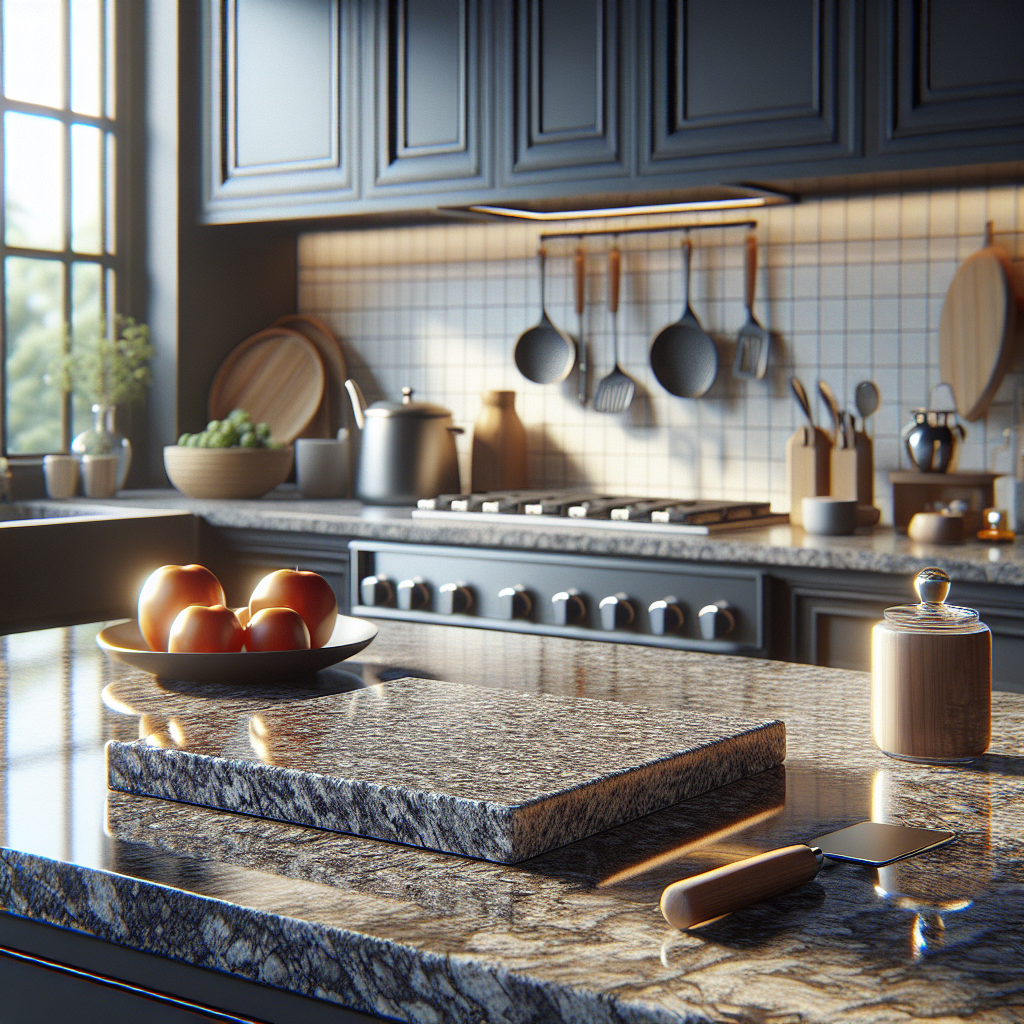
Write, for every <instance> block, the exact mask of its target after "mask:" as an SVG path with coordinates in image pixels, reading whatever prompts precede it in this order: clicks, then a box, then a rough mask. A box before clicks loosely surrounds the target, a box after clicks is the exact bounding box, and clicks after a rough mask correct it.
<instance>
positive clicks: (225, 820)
mask: <svg viewBox="0 0 1024 1024" xmlns="http://www.w3.org/2000/svg"><path fill="white" fill-rule="evenodd" d="M381 627H382V628H381V633H380V636H379V637H378V639H377V640H376V641H375V642H374V644H373V645H371V647H369V648H367V650H366V651H365V652H363V655H362V656H361V664H360V665H350V666H348V669H349V674H348V675H347V676H344V677H343V676H342V674H341V673H338V674H337V675H336V676H332V677H330V678H327V679H325V680H324V681H323V682H322V683H321V684H320V688H319V689H317V690H309V691H300V692H295V693H293V694H292V697H291V699H295V700H307V701H309V700H311V701H316V700H317V699H319V696H318V695H319V694H320V693H322V692H328V691H331V690H338V689H345V688H351V687H353V686H359V685H363V684H367V685H373V684H375V683H376V682H377V681H378V680H380V679H386V678H394V677H396V676H398V675H404V674H407V673H408V672H409V671H410V670H411V669H413V668H416V669H419V670H421V671H422V672H423V673H424V674H427V675H429V676H432V677H441V678H448V679H451V680H453V681H455V682H472V681H475V680H476V679H478V676H479V671H480V666H481V665H482V664H485V665H486V666H487V667H488V669H489V679H488V681H489V683H491V684H492V685H494V686H495V687H497V688H499V689H507V690H522V691H525V692H529V693H551V694H566V695H579V696H585V697H589V698H595V699H599V700H612V701H619V702H624V703H630V702H639V701H642V702H643V703H644V704H647V705H651V706H655V707H659V708H663V709H668V710H672V709H684V710H687V711H695V712H721V711H728V712H729V713H730V714H734V715H739V716H744V717H778V718H781V719H783V720H785V721H786V724H787V743H788V755H787V759H786V763H785V765H784V766H780V767H778V768H775V769H771V770H769V771H767V772H764V773H761V774H760V775H757V776H753V777H751V778H749V779H745V780H741V781H739V782H736V783H734V784H732V785H730V786H728V787H725V788H723V789H720V790H716V791H715V792H714V793H711V794H707V795H705V796H701V797H696V798H694V799H692V800H688V801H685V802H683V803H680V804H677V805H675V806H673V807H671V808H667V809H665V810H663V811H659V812H657V813H654V814H651V815H648V816H646V817H645V818H643V819H640V820H639V821H635V822H631V823H629V824H626V825H622V826H620V827H618V828H615V829H610V830H608V831H605V832H602V833H600V834H598V835H594V836H591V837H589V838H587V839H584V840H581V841H580V842H577V843H573V844H571V845H569V846H566V847H563V848H561V849H558V850H554V851H552V852H550V853H547V854H544V855H542V856H539V857H536V858H533V859H531V860H528V861H524V862H522V863H521V864H517V865H511V866H508V865H498V864H493V863H487V862H484V861H475V860H467V859H465V858H460V857H455V856H452V855H447V854H442V853H436V852H432V851H428V850H418V849H414V848H411V847H405V846H399V845H396V844H392V843H385V842H380V841H376V840H372V839H363V838H359V837H355V836H349V835H343V834H338V833H330V832H323V831H319V830H316V829H310V828H304V827H301V826H296V825H286V824H283V823H277V822H268V821H265V820H261V819H258V818H253V817H248V816H244V815H238V814H230V813H226V812H222V811H215V810H208V809H203V808H197V807H191V806H187V805H184V804H177V803H172V802H170V801H163V800H156V799H152V798H146V797H137V796H131V795H128V794H123V793H108V792H107V791H106V790H105V787H104V784H103V783H104V778H105V775H104V762H103V748H102V744H103V741H104V740H105V739H108V738H115V739H122V740H124V739H129V738H134V737H137V736H139V735H140V734H141V735H143V736H145V735H149V734H150V732H154V733H155V732H159V731H164V732H167V733H168V735H172V734H173V732H174V731H175V730H177V729H187V728H188V724H189V723H188V718H187V716H186V715H184V708H183V706H182V704H181V703H180V696H181V695H180V694H175V693H168V694H167V695H166V698H165V699H164V701H163V702H162V703H161V701H160V699H159V695H156V697H154V699H152V700H149V701H146V702H142V701H141V700H140V702H139V706H137V707H133V706H132V704H131V703H130V701H131V699H132V698H131V697H130V694H131V692H132V688H133V687H135V688H136V692H139V693H141V692H142V691H143V689H144V687H142V686H141V684H142V683H143V682H144V679H143V677H139V676H138V675H137V674H134V673H132V672H130V671H127V670H122V669H121V668H118V667H116V666H113V665H110V664H104V663H103V661H102V660H100V659H101V655H100V653H99V652H98V651H97V650H96V649H95V648H94V647H93V646H92V636H93V634H94V633H95V627H75V628H73V629H71V630H67V631H64V630H55V631H50V632H48V633H46V634H24V635H20V636H10V637H6V638H4V639H3V646H4V654H5V661H4V665H5V669H4V674H3V675H2V676H0V680H2V682H0V715H2V716H3V717H4V721H5V729H4V731H3V732H2V733H0V735H3V736H4V737H5V741H4V747H3V755H2V757H3V762H2V764H0V768H2V769H3V771H4V772H5V785H4V787H3V789H2V792H3V793H4V802H3V803H2V804H0V807H2V813H3V819H2V820H3V836H4V838H3V843H2V845H3V847H4V849H3V851H2V852H0V905H3V906H4V907H6V908H7V909H8V910H10V911H11V912H14V913H18V914H23V915H26V916H29V917H32V918H34V919H36V920H41V921H47V922H50V923H53V924H57V925H61V926H63V927H68V928H73V929H77V930H80V931H84V932H87V933H89V934H92V935H96V936H99V937H102V938H106V939H109V940H110V941H113V942H117V943H121V944H123V945H127V946H131V947H134V948H139V949H145V950H149V951H152V952H155V953H158V954H160V955H163V956H167V957H171V958H175V959H181V960H186V961H189V962H193V963H197V964H201V965H204V966H207V967H211V968H214V969H217V970H222V971H227V972H230V973H232V974H235V975H238V976H241V977H245V978H249V979H253V980H256V981H259V982H262V983H264V984H268V985H272V986H276V987H280V988H286V989H290V990H292V991H296V992H301V993H305V994H308V995H312V996H314V997H317V998H320V999H323V1000H327V1001H332V1002H336V1003H340V1004H343V1005H346V1006H350V1007H353V1008H356V1009H360V1010H363V1011H364V1012H369V1013H375V1014H378V1015H381V1016H387V1017H392V1018H397V1019H400V1020H408V1021H422V1022H427V1021H431V1022H433V1021H442V1020H443V1021H446V1022H448V1021H452V1022H462V1021H467V1022H468V1021H472V1022H482V1021H488V1022H491V1021H494V1022H504V1024H507V1022H523V1024H525V1022H539V1021H543V1022H548V1021H573V1022H583V1021H586V1022H590V1021H598V1022H609V1024H611V1022H615V1024H621V1022H652V1024H655V1022H656V1024H665V1022H682V1021H714V1022H720V1024H726V1022H729V1024H736V1022H739V1024H769V1022H770V1024H790V1022H796V1021H799V1022H801V1024H809V1022H836V1024H847V1022H857V1024H862V1022H890V1021H926V1020H927V1021H943V1022H952V1021H964V1020H971V1021H985V1022H993V1024H1010V1022H1014V1021H1020V1020H1022V1019H1024V973H1022V972H1021V969H1020V965H1021V963H1022V962H1024V696H1021V695H1016V694H1008V693H996V694H994V695H993V708H994V717H993V735H992V746H991V748H990V751H989V753H988V754H987V755H986V756H985V757H984V758H982V759H981V760H979V761H978V762H977V763H975V764H974V765H971V766H969V767H965V768H952V767H934V766H923V765H912V764H906V763H902V762H897V761H893V760H890V759H888V758H886V757H885V756H884V755H883V754H881V753H880V752H878V751H877V750H876V749H875V748H874V746H873V745H872V743H871V738H870V729H869V722H868V679H867V677H866V676H864V675H862V674H858V673H848V672H843V671H839V670H825V669H817V668H812V667H807V666H797V665H787V664H782V663H777V662H760V661H755V660H751V659H740V658H728V657H721V656H719V657H715V656H707V655H701V654H691V653H680V652H673V651H665V650H657V649H650V648H638V647H632V646H627V645H611V644H600V643H584V642H577V641H569V640H561V639H555V638H544V637H537V636H528V635H522V634H493V633H485V632H482V631H476V630H460V629H455V628H452V627H431V626H413V625H410V624H407V623H399V622H387V623H382V624H381ZM90 630H91V632H90ZM111 684H113V685H114V686H115V687H117V688H118V693H119V694H120V695H121V697H122V698H123V699H122V700H121V701H120V702H118V701H113V702H112V703H113V704H114V705H115V707H113V708H112V707H109V706H107V705H104V704H103V703H102V702H101V701H100V692H101V691H102V690H103V689H107V688H109V687H110V686H111ZM108 692H109V689H108ZM218 696H223V695H218ZM271 696H272V695H271ZM234 699H237V700H247V699H248V700H266V699H268V694H267V693H265V692H264V693H260V694H246V693H244V692H235V694H234ZM274 699H286V698H284V697H280V696H279V697H275V698H274ZM863 818H875V819H878V820H888V821H896V822H903V823H907V824H922V825H932V826H938V827H949V828H952V829H954V830H955V831H957V833H958V839H957V840H956V841H955V842H954V843H953V844H951V845H949V846H947V847H944V848H942V849H939V850H935V851H931V852H929V853H926V854H923V855H921V856H919V857H916V858H914V859H912V860H908V861H905V862H901V863H899V864H897V865H893V866H891V867H890V868H885V869H879V870H877V871H876V870H872V869H868V868H862V867H857V866H853V865H841V864H836V863H831V864H829V865H828V866H827V867H826V868H825V869H824V870H823V871H822V872H821V873H820V874H819V876H818V877H817V879H815V881H814V882H812V883H810V884H808V885H806V886H804V887H803V888H801V889H799V890H796V891H794V892H792V893H789V894H787V895H785V896H781V897H778V898H776V899H774V900H771V901H769V902H767V903H764V904H761V905H759V906H757V907H751V908H749V909H748V910H745V911H741V912H738V913H736V914H734V915H732V916H731V917H729V918H725V919H722V920H720V921H717V922H714V923H712V924H710V925H707V926H705V927H704V928H702V929H699V930H695V931H692V932H687V933H681V932H678V931H675V930H673V929H671V928H669V927H668V926H667V925H666V924H665V922H664V920H663V919H662V918H661V915H660V913H659V911H658V906H657V903H658V898H659V896H660V893H661V891H662V889H663V888H664V886H665V885H666V884H668V883H669V882H671V881H674V880H676V879H677V878H680V877H683V876H685V875H687V874H691V873H694V872H697V871H700V870H703V869H705V868H707V867H711V866H714V865H716V864H720V863H726V862H728V861H730V860H734V859H736V858H738V857H741V856H746V855H747V854H749V853H753V852H757V851H762V850H767V849H771V848H773V847H775V846H777V845H783V844H787V843H792V842H798V841H802V840H805V839H809V838H812V837H814V836H817V835H820V834H822V833H824V832H827V831H831V830H833V829H835V828H839V827H842V826H844V825H848V824H851V823H853V822H855V821H857V820H860V819H863Z"/></svg>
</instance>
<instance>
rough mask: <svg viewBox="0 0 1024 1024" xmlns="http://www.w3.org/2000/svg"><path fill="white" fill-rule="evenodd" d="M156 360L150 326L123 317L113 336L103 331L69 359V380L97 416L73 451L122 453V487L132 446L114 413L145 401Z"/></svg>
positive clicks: (119, 455)
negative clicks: (120, 430)
mask: <svg viewBox="0 0 1024 1024" xmlns="http://www.w3.org/2000/svg"><path fill="white" fill-rule="evenodd" d="M152 358H153V346H152V344H151V342H150V340H149V327H148V326H147V325H146V324H140V323H136V322H135V320H134V319H133V318H132V317H130V316H121V315H120V314H118V316H117V317H116V318H115V320H114V331H113V333H109V332H107V331H106V330H105V329H104V330H100V331H99V332H98V334H97V335H96V337H95V338H94V339H93V340H92V341H91V342H89V343H87V344H84V345H81V346H79V347H78V349H77V350H76V351H74V352H73V353H71V354H69V355H68V356H66V357H65V360H64V368H65V371H64V374H63V379H64V381H65V382H66V383H68V384H70V386H71V388H72V389H73V390H74V391H75V393H76V394H78V395H80V396H81V397H82V398H85V399H86V400H87V401H90V402H91V403H92V414H93V425H92V426H91V427H90V428H89V429H88V430H84V431H83V432H82V433H80V434H79V435H78V436H77V437H76V438H75V439H74V440H73V441H72V442H71V450H72V451H73V452H74V453H75V454H76V455H79V456H82V455H116V456H117V486H118V487H119V488H120V487H123V486H124V482H125V478H126V477H127V475H128V468H129V466H130V465H131V458H132V446H131V442H130V441H129V440H128V438H126V437H123V436H122V435H120V434H118V433H117V431H116V430H115V426H114V410H115V407H116V406H118V405H122V404H127V403H131V402H138V401H141V400H142V399H143V398H144V397H145V395H146V388H147V387H148V386H149V383H150V381H151V380H152V378H153V373H152V370H151V369H150V366H149V363H150V360H151V359H152Z"/></svg>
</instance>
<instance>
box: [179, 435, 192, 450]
mask: <svg viewBox="0 0 1024 1024" xmlns="http://www.w3.org/2000/svg"><path fill="white" fill-rule="evenodd" d="M191 440H192V435H191V434H182V435H181V437H179V438H178V444H179V445H180V446H182V447H185V446H186V445H188V443H189V441H191Z"/></svg>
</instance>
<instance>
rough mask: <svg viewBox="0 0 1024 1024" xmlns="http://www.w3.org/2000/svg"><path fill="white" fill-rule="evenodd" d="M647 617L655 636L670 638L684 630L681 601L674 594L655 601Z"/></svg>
mask: <svg viewBox="0 0 1024 1024" xmlns="http://www.w3.org/2000/svg"><path fill="white" fill-rule="evenodd" d="M647 616H648V618H649V620H650V623H651V632H652V633H653V634H654V635H655V636H668V634H669V633H678V632H679V630H681V629H682V628H683V609H682V608H680V607H679V599H678V598H677V597H675V596H673V595H672V594H669V595H668V597H663V598H662V599H661V600H660V601H655V602H654V603H653V604H652V605H651V606H650V607H649V608H648V609H647Z"/></svg>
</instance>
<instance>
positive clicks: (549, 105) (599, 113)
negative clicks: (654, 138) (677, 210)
mask: <svg viewBox="0 0 1024 1024" xmlns="http://www.w3.org/2000/svg"><path fill="white" fill-rule="evenodd" d="M624 7H625V9H626V10H625V11H624V9H623V8H624ZM501 10H502V13H503V17H502V21H501V25H500V30H499V34H498V54H499V64H498V76H499V80H500V82H501V94H500V97H499V109H500V117H499V124H500V125H501V129H502V130H501V144H502V159H501V167H502V177H503V180H504V181H505V182H506V183H508V184H527V183H539V182H549V181H565V180H572V179H578V178H580V177H584V178H588V179H591V178H607V177H613V178H614V177H622V178H625V177H628V175H629V174H630V173H631V170H632V167H631V164H632V161H631V155H632V154H631V146H630V145H629V141H630V140H631V137H632V134H631V132H632V125H633V118H632V116H631V115H632V106H633V96H632V91H631V89H630V86H631V83H632V77H631V72H632V69H633V66H634V62H633V60H632V57H631V55H632V52H633V48H634V47H633V19H632V18H629V17H627V16H626V13H627V12H631V11H632V10H633V4H631V3H626V4H624V5H623V4H621V3H620V2H619V0H507V2H506V3H504V4H502V5H501Z"/></svg>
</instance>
